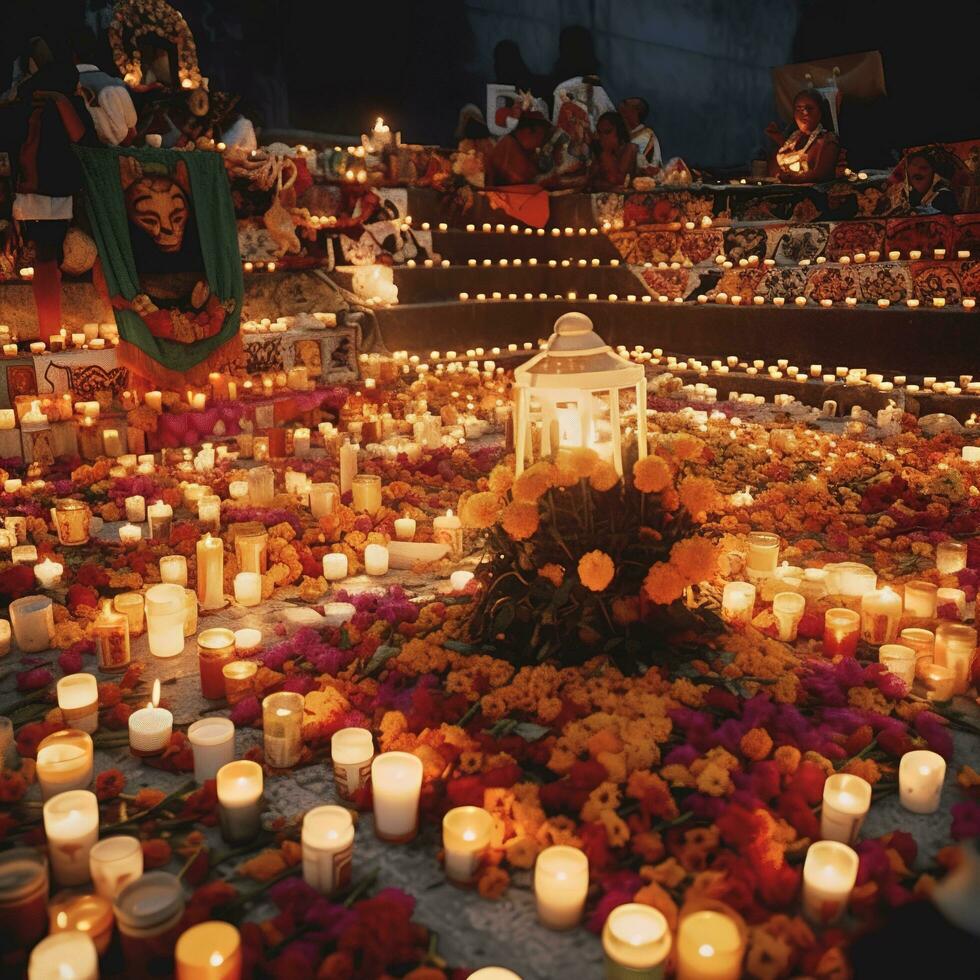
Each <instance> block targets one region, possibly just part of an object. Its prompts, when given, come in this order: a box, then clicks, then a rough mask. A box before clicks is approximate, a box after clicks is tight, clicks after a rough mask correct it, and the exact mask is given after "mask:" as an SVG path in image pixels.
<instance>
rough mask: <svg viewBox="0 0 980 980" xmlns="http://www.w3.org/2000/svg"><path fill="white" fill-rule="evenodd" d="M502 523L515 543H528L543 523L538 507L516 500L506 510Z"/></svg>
mask: <svg viewBox="0 0 980 980" xmlns="http://www.w3.org/2000/svg"><path fill="white" fill-rule="evenodd" d="M500 523H501V524H502V525H503V528H504V530H505V531H506V532H507V533H508V534H509V535H510V536H511V537H512V538H513V539H514V540H515V541H526V540H527V539H528V538H530V537H531V536H532V535H534V534H535V533H536V532H537V530H538V525H539V524H540V523H541V519H540V517H539V516H538V505H537V504H534V503H526V502H525V501H523V500H514V501H512V502H511V503H509V504H508V505H507V506H506V507H505V508H504V512H503V515H502V516H501V519H500Z"/></svg>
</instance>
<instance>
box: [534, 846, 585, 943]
mask: <svg viewBox="0 0 980 980" xmlns="http://www.w3.org/2000/svg"><path fill="white" fill-rule="evenodd" d="M588 890H589V859H588V858H587V857H586V856H585V854H584V853H583V852H582V851H580V850H579V849H578V848H577V847H570V846H568V845H565V844H558V845H555V846H553V847H546V848H545V849H544V850H543V851H542V852H541V853H540V854H539V855H538V859H537V861H536V862H535V865H534V899H535V904H536V906H537V912H538V921H539V922H541V923H542V924H543V925H546V926H548V928H549V929H571V928H573V927H574V926H576V925H578V923H579V920H580V919H581V918H582V912H583V910H584V908H585V896H586V894H587V893H588Z"/></svg>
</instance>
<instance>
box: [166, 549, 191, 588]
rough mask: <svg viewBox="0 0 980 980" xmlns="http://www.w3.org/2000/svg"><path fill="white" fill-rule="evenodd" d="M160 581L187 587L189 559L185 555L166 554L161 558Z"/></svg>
mask: <svg viewBox="0 0 980 980" xmlns="http://www.w3.org/2000/svg"><path fill="white" fill-rule="evenodd" d="M160 581H161V582H171V583H173V584H174V585H179V586H180V587H181V588H182V589H186V588H187V559H186V558H185V557H184V556H183V555H164V556H163V557H162V558H161V559H160Z"/></svg>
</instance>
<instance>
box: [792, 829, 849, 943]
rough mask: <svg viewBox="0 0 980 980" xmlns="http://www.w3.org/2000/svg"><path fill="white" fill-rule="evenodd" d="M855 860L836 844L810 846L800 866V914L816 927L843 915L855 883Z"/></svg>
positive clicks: (847, 851) (834, 842)
mask: <svg viewBox="0 0 980 980" xmlns="http://www.w3.org/2000/svg"><path fill="white" fill-rule="evenodd" d="M857 872H858V856H857V854H856V853H855V852H854V851H853V850H852V849H851V848H850V847H848V846H847V844H841V843H840V842H838V841H833V840H822V841H817V842H816V843H815V844H811V845H810V847H809V849H808V850H807V852H806V860H805V861H804V863H803V910H804V912H805V913H806V916H807V918H808V919H810V921H811V922H814V923H816V924H818V925H827V924H828V923H831V922H835V921H836V920H837V919H839V918H840V916H841V915H843V913H844V909H845V908H846V907H847V902H848V899H849V898H850V897H851V892H852V890H853V889H854V883H855V881H856V880H857Z"/></svg>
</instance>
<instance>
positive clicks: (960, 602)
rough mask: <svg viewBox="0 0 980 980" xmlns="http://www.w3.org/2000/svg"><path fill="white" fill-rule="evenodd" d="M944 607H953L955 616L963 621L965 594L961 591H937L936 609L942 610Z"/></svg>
mask: <svg viewBox="0 0 980 980" xmlns="http://www.w3.org/2000/svg"><path fill="white" fill-rule="evenodd" d="M946 605H950V606H953V607H955V609H956V615H957V616H958V617H959V618H960V619H963V617H964V616H965V615H966V593H965V592H964V591H963V590H962V589H937V590H936V606H937V608H942V607H943V606H946Z"/></svg>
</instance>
